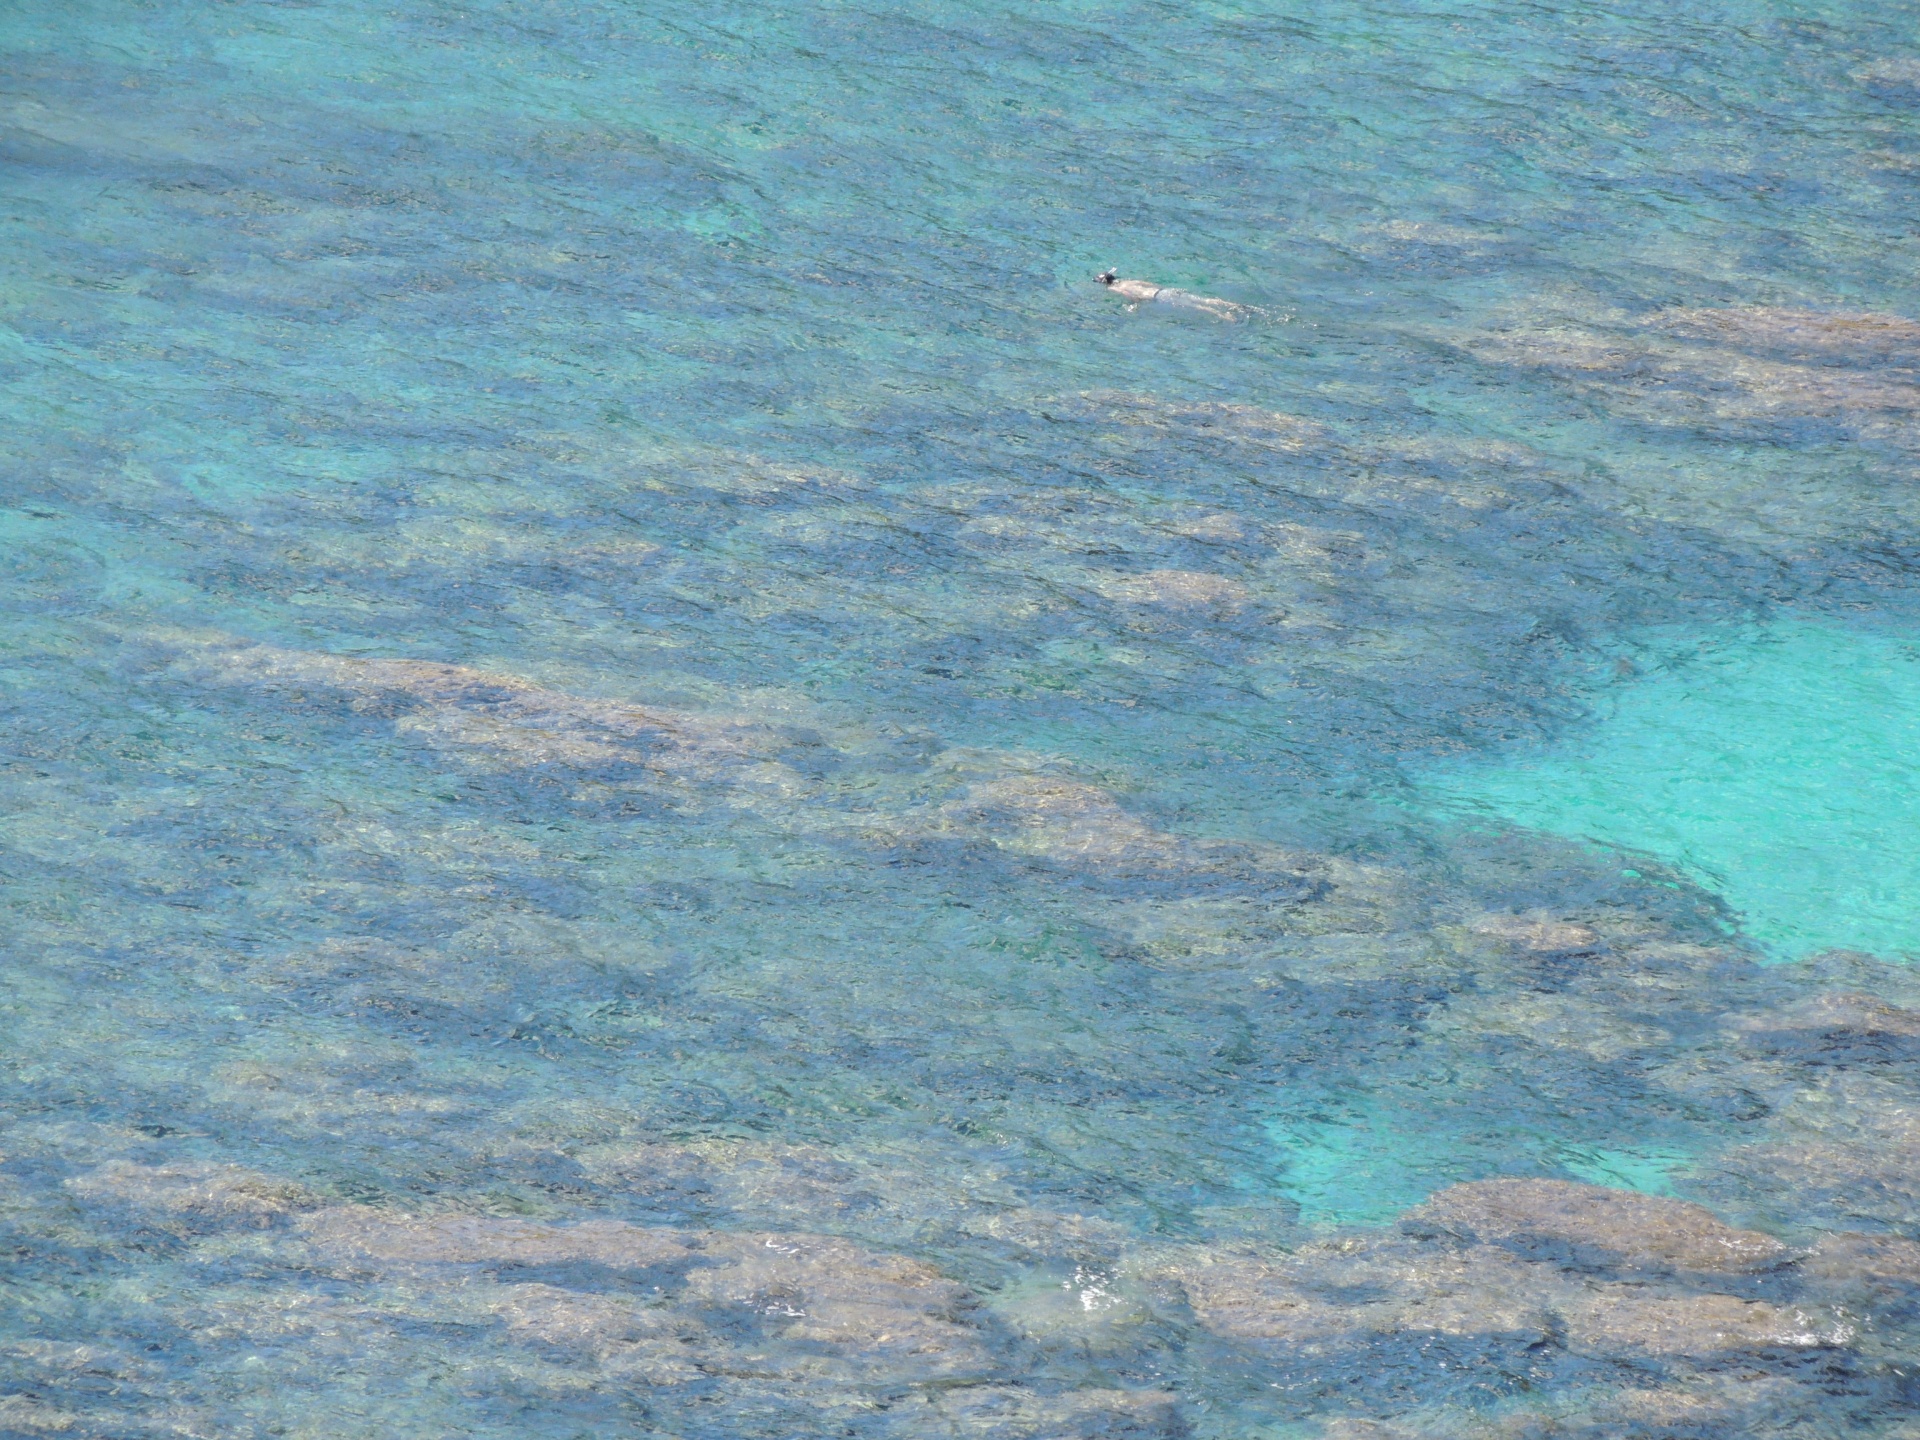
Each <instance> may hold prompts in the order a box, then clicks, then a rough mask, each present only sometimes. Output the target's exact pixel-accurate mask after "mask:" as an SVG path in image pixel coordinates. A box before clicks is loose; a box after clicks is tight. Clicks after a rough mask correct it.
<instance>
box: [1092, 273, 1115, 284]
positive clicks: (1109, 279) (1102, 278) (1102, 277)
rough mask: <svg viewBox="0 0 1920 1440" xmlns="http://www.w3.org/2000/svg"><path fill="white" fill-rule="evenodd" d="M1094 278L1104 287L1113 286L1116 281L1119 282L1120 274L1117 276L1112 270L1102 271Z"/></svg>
mask: <svg viewBox="0 0 1920 1440" xmlns="http://www.w3.org/2000/svg"><path fill="white" fill-rule="evenodd" d="M1093 278H1094V279H1096V280H1098V281H1099V282H1100V283H1101V284H1102V285H1111V284H1113V282H1114V281H1116V280H1118V279H1119V278H1120V277H1119V275H1118V274H1116V273H1115V272H1114V271H1112V270H1102V271H1101V272H1100V273H1099V274H1098V275H1096V276H1094V277H1093Z"/></svg>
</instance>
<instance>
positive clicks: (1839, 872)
mask: <svg viewBox="0 0 1920 1440" xmlns="http://www.w3.org/2000/svg"><path fill="white" fill-rule="evenodd" d="M1656 663H1657V668H1656V669H1655V670H1654V671H1653V672H1652V673H1650V674H1648V675H1646V676H1635V677H1633V678H1632V679H1630V680H1623V682H1622V683H1620V684H1619V685H1618V687H1617V689H1616V691H1615V693H1614V694H1613V695H1612V696H1611V697H1609V698H1610V703H1609V704H1608V705H1607V706H1606V713H1605V715H1604V718H1602V719H1600V720H1598V721H1597V722H1596V723H1595V724H1594V725H1593V726H1592V727H1591V728H1590V729H1588V730H1586V731H1584V732H1583V733H1581V734H1580V735H1579V736H1578V738H1569V739H1568V740H1566V741H1563V742H1562V743H1561V744H1560V745H1559V746H1557V747H1556V748H1555V750H1554V751H1553V752H1551V753H1549V754H1547V755H1544V756H1540V757H1537V758H1529V759H1526V760H1522V761H1520V762H1518V763H1510V764H1505V765H1499V766H1488V767H1480V768H1474V769H1466V770H1460V771H1456V772H1449V773H1444V774H1443V775H1442V776H1441V777H1439V778H1437V779H1436V780H1435V781H1434V782H1433V784H1434V788H1435V789H1436V790H1437V791H1438V792H1439V793H1440V794H1442V795H1444V796H1446V797H1447V798H1449V799H1451V800H1453V801H1454V802H1456V803H1458V804H1460V805H1462V806H1465V807H1468V808H1470V809H1472V810H1476V811H1479V812H1480V813H1483V814H1485V815H1488V816H1493V817H1501V818H1505V819H1508V820H1510V821H1512V822H1513V823H1516V824H1520V825H1524V826H1527V827H1528V828H1530V829H1536V830H1545V831H1549V832H1551V833H1553V834H1557V835H1566V836H1569V837H1571V838H1576V839H1586V840H1592V841H1595V842H1597V843H1599V844H1601V845H1606V846H1613V847H1616V848H1618V849H1620V850H1622V851H1633V852H1640V853H1644V854H1646V855H1649V856H1652V857H1654V858H1655V859H1656V861H1657V862H1659V863H1662V864H1664V865H1667V866H1670V867H1672V868H1674V869H1675V870H1678V871H1680V872H1681V873H1683V874H1685V875H1686V876H1687V877H1688V878H1689V879H1691V880H1692V881H1694V883H1696V884H1698V885H1701V886H1702V887H1704V888H1706V889H1708V890H1711V891H1713V892H1714V893H1716V894H1718V895H1719V896H1721V897H1722V898H1723V899H1724V900H1725V901H1726V903H1727V906H1728V908H1729V909H1730V911H1731V912H1732V917H1731V918H1733V919H1734V920H1735V921H1736V922H1737V923H1738V924H1739V926H1740V928H1741V930H1742V931H1743V933H1745V934H1746V935H1748V936H1750V937H1751V938H1752V939H1753V940H1754V941H1756V942H1757V943H1758V944H1760V945H1761V946H1763V947H1765V949H1766V950H1767V952H1768V953H1769V954H1771V955H1775V956H1779V957H1782V958H1794V957H1798V956H1802V955H1806V954H1809V953H1812V952H1815V951H1820V950H1834V949H1843V950H1864V951H1869V952H1872V953H1875V954H1879V955H1884V956H1887V957H1889V958H1897V959H1909V958H1911V957H1912V956H1913V955H1914V954H1915V953H1916V952H1920V909H1916V906H1915V903H1914V897H1915V895H1916V894H1920V810H1917V809H1916V806H1920V784H1917V783H1916V781H1917V780H1920V776H1917V775H1916V770H1915V765H1916V761H1920V652H1916V651H1915V650H1914V648H1913V646H1912V644H1911V643H1910V642H1909V641H1907V640H1906V639H1905V638H1904V637H1902V636H1900V635H1886V634H1879V633H1875V632H1873V631H1866V632H1861V631H1859V630H1855V629H1849V628H1847V627H1845V626H1842V625H1836V624H1826V625H1816V624H1807V623H1795V624H1789V625H1785V626H1778V627H1769V628H1767V629H1762V630H1757V631H1748V632H1742V633H1736V634H1733V635H1728V636H1724V637H1712V636H1709V637H1704V638H1701V639H1699V640H1697V641H1695V642H1694V646H1693V647H1691V648H1690V650H1689V651H1687V652H1683V653H1681V654H1679V655H1675V656H1671V657H1662V658H1661V659H1660V660H1659V661H1658V662H1656Z"/></svg>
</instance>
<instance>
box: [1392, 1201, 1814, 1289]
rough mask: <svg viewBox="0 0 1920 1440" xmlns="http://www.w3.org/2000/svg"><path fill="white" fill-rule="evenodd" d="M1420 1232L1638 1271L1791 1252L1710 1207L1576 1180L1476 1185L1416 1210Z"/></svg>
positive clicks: (1703, 1267)
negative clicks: (1443, 1234)
mask: <svg viewBox="0 0 1920 1440" xmlns="http://www.w3.org/2000/svg"><path fill="white" fill-rule="evenodd" d="M1405 1224H1406V1227H1407V1228H1408V1229H1409V1230H1411V1231H1412V1232H1413V1233H1416V1234H1418V1233H1427V1234H1441V1233H1451V1234H1457V1235H1462V1236H1467V1237H1472V1238H1477V1239H1479V1240H1482V1241H1486V1242H1491V1243H1496V1244H1501V1245H1506V1246H1511V1247H1512V1248H1514V1249H1517V1250H1519V1251H1521V1252H1522V1253H1531V1254H1538V1255H1541V1256H1543V1257H1546V1258H1554V1259H1562V1258H1569V1259H1599V1260H1602V1261H1605V1262H1610V1263H1615V1264H1625V1265H1629V1266H1635V1267H1648V1268H1672V1269H1677V1270H1697V1271H1723V1272H1745V1271H1752V1270H1757V1269H1760V1268H1763V1267H1765V1266H1768V1265H1774V1264H1778V1263H1779V1262H1780V1261H1782V1260H1784V1259H1785V1258H1786V1257H1787V1254H1788V1250H1787V1247H1786V1246H1785V1245H1784V1244H1782V1243H1781V1242H1780V1241H1778V1240H1776V1239H1774V1238H1773V1237H1772V1236H1771V1235H1763V1234H1760V1233H1759V1232H1758V1231H1754V1230H1737V1229H1735V1228H1734V1227H1733V1226H1731V1225H1728V1224H1727V1223H1726V1222H1725V1221H1723V1220H1721V1219H1720V1218H1719V1217H1718V1216H1717V1215H1715V1214H1714V1213H1713V1212H1712V1211H1711V1210H1708V1209H1707V1208H1706V1207H1705V1206H1702V1205H1695V1204H1692V1203H1690V1202H1689V1201H1685V1200H1674V1199H1669V1198H1667V1197H1665V1196H1660V1195H1645V1194H1642V1193H1640V1192H1639V1191H1637V1190H1614V1189H1609V1188H1607V1187H1605V1186H1601V1185H1585V1184H1581V1183H1580V1182H1578V1181H1573V1180H1526V1179H1521V1180H1476V1181H1472V1182H1470V1183H1468V1184H1465V1185H1454V1186H1451V1187H1449V1188H1448V1189H1445V1190H1442V1191H1441V1192H1440V1193H1439V1194H1437V1195H1435V1196H1434V1197H1433V1198H1432V1199H1430V1200H1429V1201H1427V1202H1426V1204H1424V1205H1421V1206H1420V1207H1418V1208H1417V1209H1415V1210H1413V1211H1411V1212H1410V1213H1409V1214H1408V1216H1407V1220H1406V1222H1405Z"/></svg>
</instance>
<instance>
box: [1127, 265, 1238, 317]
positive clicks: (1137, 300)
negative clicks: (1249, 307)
mask: <svg viewBox="0 0 1920 1440" xmlns="http://www.w3.org/2000/svg"><path fill="white" fill-rule="evenodd" d="M1094 278H1095V279H1097V280H1098V281H1099V282H1100V283H1101V284H1102V285H1104V286H1106V287H1107V288H1108V289H1109V290H1111V291H1112V292H1113V293H1114V294H1116V295H1118V296H1119V297H1120V298H1121V299H1122V300H1125V301H1126V302H1127V308H1128V309H1129V310H1132V309H1134V308H1135V307H1137V306H1139V305H1141V304H1143V303H1145V302H1146V301H1148V300H1157V301H1158V302H1159V303H1160V304H1162V305H1179V306H1181V307H1183V308H1185V309H1188V310H1204V311H1206V312H1207V314H1209V315H1215V316H1218V317H1219V318H1220V319H1222V320H1238V319H1239V318H1240V316H1241V315H1242V314H1244V313H1245V307H1244V306H1240V305H1236V304H1234V303H1233V302H1232V301H1231V300H1216V299H1214V298H1213V297H1212V296H1211V295H1195V294H1193V293H1191V292H1190V291H1186V290H1174V289H1171V288H1169V287H1168V286H1165V285H1155V284H1153V283H1152V282H1151V281H1147V280H1122V279H1121V278H1120V276H1119V275H1118V274H1117V273H1115V272H1114V271H1112V270H1103V271H1101V272H1100V273H1099V274H1098V275H1097V276H1095V277H1094Z"/></svg>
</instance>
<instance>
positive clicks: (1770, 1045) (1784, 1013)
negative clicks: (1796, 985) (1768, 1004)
mask: <svg viewBox="0 0 1920 1440" xmlns="http://www.w3.org/2000/svg"><path fill="white" fill-rule="evenodd" d="M1735 1031H1736V1033H1738V1034H1740V1035H1741V1036H1743V1037H1744V1038H1747V1039H1748V1040H1749V1041H1750V1043H1752V1044H1754V1045H1755V1046H1757V1047H1758V1048H1760V1049H1762V1050H1764V1051H1767V1052H1769V1053H1772V1054H1778V1055H1784V1056H1788V1057H1790V1058H1792V1059H1795V1060H1799V1061H1801V1062H1802V1063H1809V1064H1827V1065H1845V1064H1862V1063H1868V1062H1871V1061H1876V1060H1883V1061H1891V1060H1911V1059H1916V1058H1920V1011H1916V1010H1906V1009H1902V1008H1901V1007H1900V1006H1898V1005H1890V1004H1888V1003H1887V1002H1886V1001H1884V1000H1881V999H1879V998H1878V997H1877V996H1873V995H1865V994H1859V993H1854V992H1847V991H1839V992H1833V993H1829V994H1824V995H1815V996H1813V997H1812V998H1810V999H1807V1000H1803V1001H1801V1002H1799V1003H1798V1004H1795V1005H1792V1006H1789V1007H1788V1008H1786V1009H1784V1010H1780V1011H1776V1012H1773V1013H1770V1014H1761V1015H1749V1016H1743V1017H1741V1019H1740V1020H1739V1021H1738V1022H1737V1024H1736V1026H1735Z"/></svg>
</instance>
